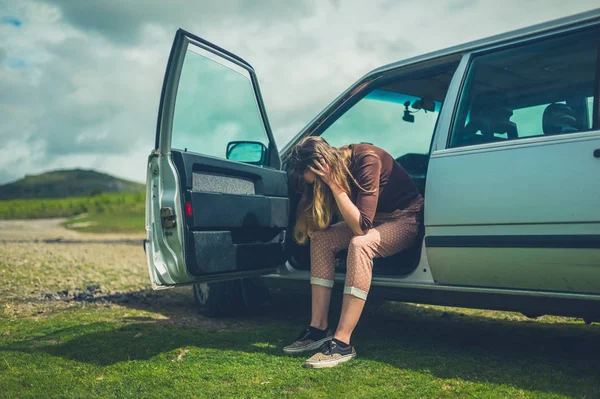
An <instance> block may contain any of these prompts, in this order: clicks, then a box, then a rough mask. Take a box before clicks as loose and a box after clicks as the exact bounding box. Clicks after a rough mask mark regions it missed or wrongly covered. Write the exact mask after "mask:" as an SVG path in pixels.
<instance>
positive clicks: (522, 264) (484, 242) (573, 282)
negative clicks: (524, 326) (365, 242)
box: [425, 21, 600, 295]
mask: <svg viewBox="0 0 600 399" xmlns="http://www.w3.org/2000/svg"><path fill="white" fill-rule="evenodd" d="M468 57H469V58H470V64H469V68H468V71H467V74H466V78H465V80H464V82H465V83H464V87H463V89H462V93H461V95H460V101H459V105H458V109H457V113H456V115H455V117H454V127H453V128H452V129H450V135H449V137H448V140H447V141H445V142H444V143H441V145H440V147H441V146H443V145H447V147H446V148H445V149H442V150H439V151H436V152H434V154H433V155H432V157H431V161H430V164H429V174H428V177H427V179H428V180H427V193H428V197H427V200H428V202H427V204H426V208H425V224H426V226H427V237H426V245H427V256H428V259H429V262H430V264H431V270H432V274H433V277H434V279H435V281H436V282H438V283H440V284H449V285H462V286H478V287H494V288H507V289H525V290H535V291H546V292H567V293H577V294H596V295H597V294H600V285H599V284H598V279H599V278H600V207H599V204H600V125H599V122H600V116H599V112H600V26H599V25H598V21H596V22H595V24H592V25H591V26H585V27H580V28H577V29H575V28H571V27H570V28H569V30H567V31H561V32H556V33H554V34H551V35H544V36H542V37H539V38H535V39H528V40H525V41H522V42H517V43H515V42H512V43H506V44H502V45H498V46H497V47H495V48H487V49H482V50H481V51H477V52H475V53H473V54H471V55H470V56H468ZM442 148H443V147H442Z"/></svg>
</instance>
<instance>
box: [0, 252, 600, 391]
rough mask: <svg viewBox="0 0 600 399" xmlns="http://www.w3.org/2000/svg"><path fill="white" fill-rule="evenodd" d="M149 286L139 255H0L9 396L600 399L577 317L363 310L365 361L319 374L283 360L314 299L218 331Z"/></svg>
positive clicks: (591, 333)
mask: <svg viewBox="0 0 600 399" xmlns="http://www.w3.org/2000/svg"><path fill="white" fill-rule="evenodd" d="M147 281H148V278H147V273H146V270H145V264H144V254H143V251H142V249H141V248H140V247H139V246H132V245H124V244H113V245H108V244H104V243H87V244H80V243H78V244H60V243H57V244H48V243H39V242H36V243H34V242H32V243H7V244H6V245H3V246H2V247H0V309H2V311H1V312H0V387H2V390H1V393H0V397H7V398H13V397H19V398H39V397H44V398H81V397H99V398H116V397H119V398H120V397H136V398H137V397H160V398H163V397H164V398H170V397H177V398H181V397H195V398H215V397H234V398H261V397H268V398H286V397H298V398H321V397H330V398H355V397H356V398H358V397H365V398H372V397H377V398H386V397H389V398H398V397H402V398H506V397H525V398H565V397H572V398H598V397H600V357H599V356H598V353H600V328H599V326H598V325H591V326H586V325H584V324H583V323H582V321H580V320H575V319H570V318H561V317H550V316H544V317H541V318H539V319H537V320H528V319H525V318H524V317H523V316H521V315H518V314H514V313H508V312H492V311H484V310H470V309H457V308H442V307H434V306H423V305H409V304H400V303H386V304H385V305H384V306H383V307H381V308H375V307H373V308H367V310H366V311H365V314H364V315H363V318H362V319H361V322H360V324H359V326H358V328H357V331H356V333H355V335H354V340H355V344H356V347H357V351H358V357H357V359H355V360H353V361H351V362H349V363H346V364H344V365H342V366H340V367H337V368H334V369H325V370H310V369H305V368H303V367H302V363H303V360H304V357H287V356H284V355H282V353H281V348H282V347H283V346H284V345H285V344H287V343H288V342H289V341H290V340H291V339H293V338H295V336H296V334H297V333H298V331H299V328H300V327H301V326H302V325H303V324H304V323H306V322H307V317H308V313H307V312H308V309H309V302H308V300H309V298H308V297H307V296H301V295H300V296H299V295H290V294H285V293H278V292H275V293H273V301H272V302H273V303H272V304H270V305H268V306H264V307H262V308H260V309H258V310H256V311H255V312H253V313H251V314H249V315H246V316H241V317H238V318H226V319H217V320H215V319H207V318H204V317H202V316H199V315H197V314H196V313H195V310H194V307H193V303H192V297H191V290H190V289H189V288H181V289H175V290H169V291H150V290H149V287H148V282H147ZM88 285H97V286H99V288H98V289H97V291H98V292H95V293H93V294H91V295H88V296H87V297H85V298H83V299H78V300H74V299H73V298H74V297H76V294H77V293H79V292H81V291H82V290H85V287H87V286H88ZM307 288H308V286H307ZM63 291H66V292H67V294H66V295H64V297H60V298H58V297H56V298H57V299H52V298H53V297H52V295H50V298H51V299H48V295H46V294H53V293H54V294H56V293H57V292H63ZM338 313H339V304H336V305H335V306H334V307H333V308H332V312H331V319H330V320H331V322H332V323H334V322H335V319H336V316H337V314H338Z"/></svg>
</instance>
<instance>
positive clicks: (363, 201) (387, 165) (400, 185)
mask: <svg viewBox="0 0 600 399" xmlns="http://www.w3.org/2000/svg"><path fill="white" fill-rule="evenodd" d="M348 148H350V149H351V150H352V155H351V158H350V173H352V176H354V178H355V179H356V181H357V182H358V183H359V184H360V186H361V187H362V188H363V189H365V190H366V191H373V192H372V193H369V192H364V191H362V190H360V189H359V188H358V187H356V185H355V184H353V183H352V182H351V186H352V195H351V198H352V202H354V204H355V205H356V207H357V208H358V210H359V211H360V215H361V216H360V227H361V228H362V229H363V230H368V229H370V228H372V227H373V217H374V216H375V213H378V212H384V213H388V212H393V211H395V210H396V209H404V208H406V207H408V205H409V204H410V203H411V201H412V200H413V199H415V198H416V197H417V196H419V195H420V193H419V189H418V188H417V186H416V185H415V182H414V181H413V180H412V178H411V177H410V176H409V174H408V173H407V172H406V171H405V170H404V168H403V167H402V166H400V164H399V163H398V162H396V160H395V159H394V158H393V157H392V156H391V155H390V154H388V153H387V152H386V151H384V150H382V149H381V148H379V147H375V146H373V145H370V144H352V145H350V146H348ZM371 152H372V153H371Z"/></svg>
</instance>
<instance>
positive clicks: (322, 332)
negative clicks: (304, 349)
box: [308, 326, 327, 339]
mask: <svg viewBox="0 0 600 399" xmlns="http://www.w3.org/2000/svg"><path fill="white" fill-rule="evenodd" d="M308 328H310V332H311V333H312V334H314V335H315V336H316V338H317V339H323V338H325V334H327V329H324V330H321V329H319V328H317V327H313V326H309V327H308Z"/></svg>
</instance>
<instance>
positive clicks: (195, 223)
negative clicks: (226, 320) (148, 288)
mask: <svg viewBox="0 0 600 399" xmlns="http://www.w3.org/2000/svg"><path fill="white" fill-rule="evenodd" d="M188 57H190V58H189V60H188ZM186 65H187V66H186ZM206 74H208V75H206ZM181 79H183V80H181ZM232 82H233V83H232ZM236 107H237V108H236ZM240 107H245V108H240ZM238 109H239V110H240V112H237V111H238ZM205 114H206V115H205ZM174 134H176V135H177V137H173V135H174ZM255 138H257V140H258V141H252V140H254V139H255ZM248 140H251V141H248ZM234 142H243V143H254V144H258V145H260V146H262V148H263V149H264V151H263V152H262V154H265V156H261V158H260V162H259V163H258V164H257V162H255V161H250V160H248V161H247V162H240V161H239V160H238V161H233V160H230V159H225V157H228V156H229V153H230V144H232V143H234ZM156 144H157V148H156V149H155V150H154V151H153V152H152V154H151V155H150V157H149V160H148V177H147V198H146V201H147V202H146V230H147V240H146V244H145V249H146V253H147V260H148V268H149V274H150V278H151V281H152V284H153V287H155V288H158V287H162V286H175V285H181V284H191V283H199V282H209V281H223V280H229V279H237V278H243V277H251V276H257V275H261V274H264V273H268V272H271V271H273V269H274V268H275V267H277V266H278V265H279V264H281V263H282V262H284V260H285V256H284V252H283V241H284V239H283V237H284V232H285V229H286V228H287V224H288V217H289V199H288V185H287V177H286V174H285V173H284V172H282V171H280V170H279V168H280V165H281V161H280V159H279V154H278V152H277V147H276V145H275V141H274V139H273V135H272V133H271V130H270V126H269V123H268V120H267V118H266V112H265V110H264V105H263V103H262V98H261V96H260V89H259V87H258V81H257V79H256V76H255V73H254V71H253V69H252V67H251V66H250V65H249V64H248V63H246V62H245V61H243V60H241V59H240V58H239V57H237V56H235V55H233V54H231V53H229V52H227V51H226V50H223V49H221V48H220V47H218V46H215V45H213V44H211V43H209V42H207V41H205V40H203V39H201V38H198V37H196V36H194V35H192V34H190V33H188V32H185V31H182V30H179V31H178V32H177V34H176V36H175V41H174V43H173V48H172V51H171V56H170V59H169V64H168V67H167V72H166V75H165V81H164V83H163V93H162V97H161V106H160V110H159V117H158V128H157V141H156ZM225 144H227V145H225ZM172 145H175V146H176V147H175V148H172ZM226 150H227V151H226ZM221 155H223V156H224V157H221ZM233 159H236V158H233Z"/></svg>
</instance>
